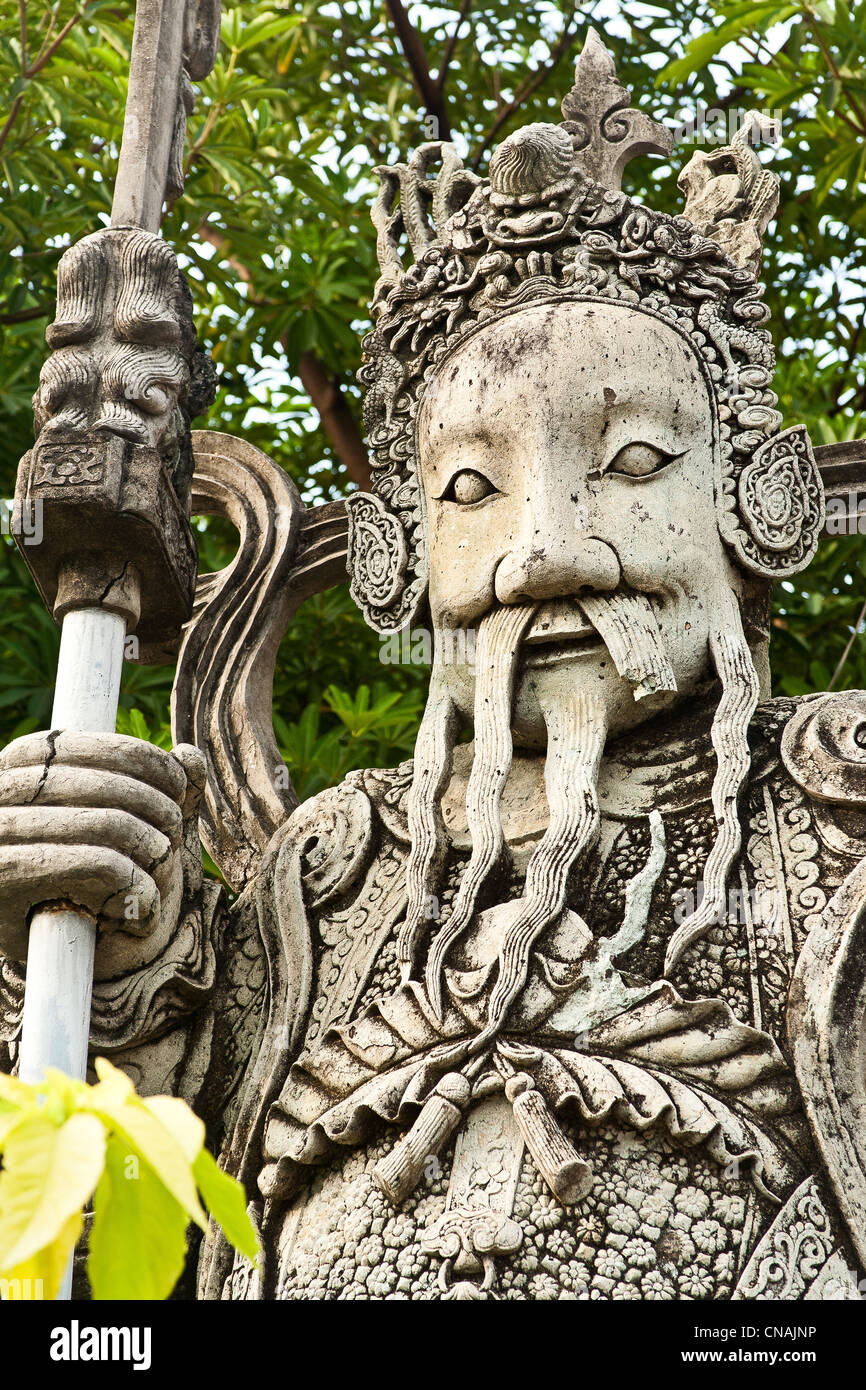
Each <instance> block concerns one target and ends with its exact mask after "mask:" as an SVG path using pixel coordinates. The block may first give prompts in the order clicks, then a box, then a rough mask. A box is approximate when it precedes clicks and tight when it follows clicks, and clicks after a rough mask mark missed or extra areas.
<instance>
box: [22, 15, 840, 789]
mask: <svg viewBox="0 0 866 1390" xmlns="http://www.w3.org/2000/svg"><path fill="white" fill-rule="evenodd" d="M463 8H465V7H462V6H460V5H459V4H458V3H447V4H442V5H436V6H435V7H434V6H422V5H409V6H408V10H409V14H410V17H411V19H412V21H413V23H414V24H415V26H416V30H417V33H418V35H419V38H420V41H421V44H422V47H423V49H424V51H425V53H426V57H427V64H428V67H429V71H430V73H431V74H432V79H431V80H432V82H433V84H434V85H435V83H436V80H437V77H438V73H439V69H440V67H441V65H442V63H443V61H444V59H445V57H446V55H447V76H446V79H445V82H444V84H443V89H442V100H441V103H440V104H441V106H442V108H443V110H442V111H441V112H440V113H439V114H440V116H441V115H444V116H445V117H446V118H447V119H448V120H449V121H450V125H451V129H452V134H453V138H454V139H455V141H456V143H457V145H458V148H459V149H460V151H461V153H462V154H463V155H464V157H466V158H467V159H468V161H469V162H470V163H471V164H473V165H474V166H477V167H483V164H484V161H485V159H486V157H487V156H488V155H489V152H490V150H491V149H492V147H493V146H494V145H495V144H496V143H497V142H498V141H499V140H500V139H502V138H503V137H504V136H505V135H506V134H507V133H508V132H509V131H510V130H511V129H513V128H514V127H515V126H516V125H518V124H520V123H522V122H525V121H529V120H544V119H553V120H556V119H558V118H559V113H558V102H559V100H560V99H561V96H562V94H563V92H564V91H565V90H567V87H568V85H569V81H570V66H571V60H572V58H573V55H574V53H575V52H576V51H577V50H578V48H579V46H580V43H581V42H582V39H583V34H584V32H585V26H586V24H587V23H592V22H594V23H596V24H597V27H599V28H600V30H601V31H602V32H603V34H604V37H605V41H606V42H607V43H608V45H609V47H610V48H611V49H612V50H613V52H614V55H615V57H616V59H617V63H618V66H619V72H620V76H621V78H622V80H623V82H624V83H625V84H626V85H627V86H629V87H630V89H631V90H632V91H633V93H634V96H635V101H636V103H637V104H639V105H641V106H643V107H644V109H647V110H650V111H652V112H653V114H655V115H656V116H658V117H660V118H662V119H664V120H666V121H667V122H668V123H670V124H676V123H678V122H679V121H680V120H681V119H682V117H683V115H685V114H688V113H694V112H695V110H696V108H697V105H698V103H699V102H703V103H704V104H705V106H707V107H710V108H721V109H723V110H727V109H728V108H729V107H730V108H732V109H743V108H748V107H750V106H759V107H764V108H769V109H777V110H779V111H781V113H782V119H783V140H782V145H781V147H780V148H779V149H778V150H777V151H776V152H775V153H773V154H772V155H771V156H769V158H770V159H771V160H772V165H773V167H774V168H775V169H776V170H777V172H778V173H779V174H780V175H781V178H782V202H781V207H780V212H779V216H778V219H777V221H776V223H775V226H774V228H773V229H772V231H771V233H770V235H769V237H768V241H767V255H766V259H765V273H764V279H765V281H766V283H767V285H768V300H769V302H770V304H771V307H772V310H773V318H774V324H775V333H776V337H777V341H778V343H779V347H780V353H779V371H778V378H777V380H778V390H779V395H780V402H781V409H782V411H783V414H784V417H785V421H786V423H788V424H793V423H796V422H797V421H798V420H804V421H805V422H806V424H807V425H808V426H809V429H810V431H811V432H812V435H813V437H814V438H815V440H816V441H820V442H827V441H829V440H832V439H842V438H850V437H858V436H862V435H863V433H864V425H866V387H864V385H863V380H864V375H863V367H864V335H863V317H864V316H863V307H864V248H866V199H864V196H863V195H864V182H866V177H864V160H866V140H864V135H866V0H848V3H843V0H837V2H836V3H821V4H814V5H797V4H791V3H780V2H779V0H654V3H653V4H651V5H650V4H641V3H629V4H625V3H620V4H616V5H613V6H611V5H610V4H609V3H602V0H593V3H586V4H581V5H580V6H577V5H576V4H574V3H571V0H556V2H555V3H554V0H540V3H533V4H531V5H515V4H514V3H513V0H474V3H473V4H472V5H471V6H470V7H469V8H468V11H467V13H466V15H465V16H464V17H463V19H462V20H459V16H460V14H461V13H462V10H463ZM17 9H18V13H17V14H16V13H15V10H14V9H13V7H12V5H11V4H10V5H8V6H7V7H6V10H5V11H4V17H3V19H2V21H0V328H2V330H3V332H2V341H0V418H2V424H3V430H2V435H0V438H2V441H3V442H2V445H0V449H2V453H0V468H2V472H3V479H4V481H3V483H2V489H3V491H4V492H5V495H6V496H9V495H10V494H11V492H12V488H13V485H14V472H15V467H16V465H17V461H18V458H19V457H20V455H21V454H22V453H23V452H24V450H25V449H26V448H27V447H28V445H29V442H30V439H31V434H30V429H31V423H30V407H29V397H30V394H31V392H32V390H33V388H34V386H35V384H36V381H37V378H38V373H39V367H40V364H41V361H42V360H43V358H44V353H45V348H44V341H43V335H44V329H45V325H46V323H47V322H49V321H50V316H51V313H52V308H53V299H54V280H55V273H56V266H57V261H58V259H59V256H60V254H61V252H62V250H63V249H64V247H65V246H67V245H68V244H70V242H72V241H75V240H76V239H78V238H79V237H81V236H83V235H85V234H86V233H87V232H89V231H92V230H94V228H95V227H97V226H99V225H100V224H103V223H104V222H105V221H106V220H107V217H108V210H109V204H110V190H111V188H112V186H113V178H114V171H115V167H116V160H117V151H118V143H119V137H120V132H121V128H122V112H123V104H124V100H125V90H126V71H127V59H128V52H129V45H130V39H131V28H132V19H131V12H132V7H131V6H129V7H118V6H116V5H113V4H111V3H108V0H91V2H90V3H81V0H51V2H49V0H21V4H20V5H19V6H18V7H17ZM224 11H225V13H224V20H223V35H222V37H223V42H222V48H221V52H220V57H219V61H218V63H217V66H216V68H215V70H214V72H213V74H212V75H211V76H210V77H209V78H208V79H207V80H206V81H205V82H204V83H203V84H202V86H201V89H200V91H199V93H198V98H197V108H196V111H195V113H194V115H193V117H192V119H191V122H190V127H189V132H188V143H187V153H186V166H187V186H186V191H185V193H184V195H183V196H182V197H181V198H180V199H179V200H178V202H177V204H176V205H175V207H174V208H173V209H172V210H171V212H170V213H169V214H168V215H167V217H166V219H165V225H164V232H165V235H166V237H167V238H168V240H169V241H170V242H171V244H172V245H173V246H174V247H176V249H177V250H178V252H179V254H180V256H181V258H182V261H183V264H184V267H185V269H186V272H187V274H188V276H189V278H190V281H191V284H192V287H193V293H194V297H195V303H196V312H197V322H198V328H199V334H200V338H201V342H202V345H203V346H204V347H205V348H207V350H208V351H210V352H211V353H212V355H213V356H214V358H215V360H216V362H217V364H218V369H219V375H220V394H219V397H218V400H217V403H216V405H215V406H214V407H213V409H212V411H211V413H210V416H209V419H208V420H207V421H204V422H201V423H204V424H205V425H208V424H209V425H212V426H213V427H215V428H219V429H224V430H228V431H229V432H231V433H235V434H239V435H243V436H245V437H246V438H248V439H250V440H251V441H252V442H253V443H255V444H257V445H259V446H260V447H261V448H263V449H265V451H266V452H267V453H269V455H270V456H271V457H272V458H274V459H275V460H276V461H277V462H278V463H279V464H280V465H282V466H283V467H284V468H285V469H286V470H287V471H288V472H289V473H290V474H291V475H292V477H293V478H294V479H295V481H296V482H297V484H298V486H299V488H300V490H301V493H302V495H303V497H304V499H305V500H306V501H307V502H317V501H322V500H328V499H331V498H334V497H338V496H342V495H344V494H345V493H346V491H347V490H348V489H349V488H351V487H352V486H353V484H352V482H351V480H350V479H349V477H348V476H347V474H346V472H345V469H344V468H343V466H342V465H341V463H340V462H339V459H338V457H337V455H336V453H335V449H334V446H333V443H332V440H331V438H330V437H329V436H328V435H327V434H326V433H325V431H324V430H323V428H322V426H321V424H320V421H319V418H318V415H317V413H316V411H315V410H314V409H313V408H312V406H311V404H310V401H309V399H308V398H307V397H306V395H305V393H304V390H303V388H302V386H301V383H300V379H299V376H298V375H297V374H298V373H299V372H300V371H302V370H303V365H304V359H305V354H308V353H314V354H315V355H316V358H317V359H318V360H319V361H320V362H321V363H323V364H324V366H325V368H326V369H327V372H328V373H329V374H330V375H331V376H332V377H333V378H334V379H335V381H336V382H337V384H338V386H339V387H340V389H341V391H342V396H343V399H344V400H345V402H346V403H347V405H348V408H349V411H350V414H351V416H352V417H354V420H355V422H356V423H357V422H359V420H360V398H359V393H358V390H357V388H356V386H355V384H354V373H355V370H356V369H357V366H358V362H359V358H360V347H359V342H360V337H361V335H362V334H363V332H364V331H365V329H366V327H367V326H368V311H367V304H368V302H369V298H370V294H371V290H372V286H373V283H374V281H375V278H376V273H377V271H376V260H375V238H374V233H373V228H372V226H371V224H370V220H369V206H370V202H371V198H372V196H373V192H374V188H375V179H374V176H373V170H374V168H375V166H376V165H378V164H387V163H389V162H392V161H394V160H396V159H398V158H401V157H403V156H405V154H406V152H407V151H408V150H410V149H412V148H414V147H415V146H417V145H418V144H419V143H421V141H422V140H424V139H426V138H429V128H427V127H426V126H425V120H426V117H427V115H428V113H427V111H426V109H425V107H424V104H423V102H422V101H421V99H420V98H419V96H418V94H417V87H416V85H415V83H414V82H413V78H412V73H411V69H410V65H409V63H408V62H407V58H406V55H405V53H404V52H403V50H402V48H401V45H400V42H399V40H398V38H397V36H396V33H395V29H394V26H393V22H392V20H391V19H390V18H389V15H388V11H387V8H386V7H385V6H383V5H381V4H379V3H373V0H346V2H345V3H341V4H336V3H321V0H273V3H271V4H269V5H267V7H265V6H262V5H261V4H256V3H252V0H245V2H244V3H233V0H226V3H225V4H224ZM458 21H459V22H458ZM690 153H691V148H690V146H688V145H681V146H680V147H679V148H678V150H677V151H676V153H675V156H674V158H673V159H672V161H671V162H670V164H669V165H668V164H664V163H661V162H660V161H658V160H651V159H648V158H645V159H642V160H639V161H636V162H635V163H634V164H633V165H632V166H630V168H629V170H628V173H627V176H626V178H627V187H628V190H629V191H630V192H631V193H633V194H634V195H636V196H638V197H640V198H643V199H645V200H646V201H649V202H651V203H652V204H653V205H654V206H657V207H660V208H662V209H664V210H666V211H669V212H676V211H678V210H680V209H681V206H682V202H681V198H680V195H679V194H678V192H677V189H676V174H677V173H678V171H679V169H680V168H681V167H682V166H683V164H684V163H685V162H686V160H687V159H688V157H689V155H690ZM199 540H200V548H201V552H202V562H203V567H204V568H207V569H215V568H219V567H220V566H221V565H222V564H225V563H226V561H227V559H228V557H229V555H230V553H231V549H230V547H231V533H230V528H228V527H227V526H225V524H224V523H215V522H208V523H207V524H202V526H201V528H200V531H199ZM864 553H866V552H864V544H863V540H862V539H861V538H860V537H856V536H855V537H846V538H839V539H838V540H835V541H831V542H829V543H826V542H825V543H822V546H821V549H820V552H819V556H818V558H817V560H816V561H815V562H814V564H813V566H812V567H811V568H810V570H809V572H808V575H807V576H804V577H803V579H802V580H801V581H799V582H798V583H796V584H794V585H791V586H787V587H786V588H780V589H779V592H778V593H777V595H776V601H775V607H774V637H775V642H774V650H773V654H772V661H773V673H774V681H775V688H776V690H777V691H778V692H782V693H793V692H797V691H801V690H812V689H817V688H821V686H822V685H824V684H825V683H826V678H827V677H828V676H829V677H830V678H831V679H834V682H835V685H836V686H866V640H864V639H863V638H862V637H857V638H856V639H855V640H854V642H853V644H852V645H851V647H850V650H849V651H848V652H847V655H845V652H846V648H847V647H848V644H849V637H850V636H851V633H852V630H853V628H854V627H855V625H856V624H857V622H858V617H859V615H860V613H861V605H862V594H863V592H864V584H863V574H862V570H861V564H862V563H863V559H864ZM807 581H808V582H807ZM0 593H2V596H3V603H2V604H0V740H5V739H7V738H11V737H13V736H14V735H15V734H18V733H21V732H24V731H26V730H28V729H34V728H38V727H44V726H45V725H46V724H47V722H48V718H49V714H50V701H51V685H52V678H53V671H54V659H55V654H56V634H55V632H54V629H53V627H52V624H51V623H50V621H49V620H48V619H47V618H46V616H45V615H44V613H43V611H42V609H41V606H40V603H39V600H38V598H37V596H36V594H35V590H34V589H33V587H32V585H31V583H30V580H29V578H28V576H27V574H26V571H24V569H23V566H22V564H21V561H20V559H19V557H18V556H17V555H15V554H14V553H12V551H11V548H7V547H6V546H3V547H0ZM843 655H845V660H844V664H843V665H842V666H841V669H839V670H837V667H839V666H840V661H841V660H842V658H843ZM425 680H426V672H425V671H424V669H423V668H418V667H394V666H389V667H387V668H383V667H382V666H381V665H380V662H379V659H378V645H377V642H376V639H375V638H374V637H373V635H372V634H370V633H369V632H368V631H367V630H366V629H365V628H364V626H363V624H362V622H361V620H360V617H359V616H358V615H357V614H356V613H355V612H354V610H353V608H352V605H351V603H350V600H349V598H348V595H347V593H346V591H345V589H343V590H338V591H335V592H333V593H331V594H327V595H324V596H322V597H321V598H320V599H317V600H315V601H313V602H312V603H310V604H307V605H306V606H305V607H304V609H302V610H301V613H300V614H299V615H298V617H297V618H296V620H295V622H294V624H293V628H292V631H291V633H290V635H289V637H288V638H287V640H286V642H285V643H284V645H283V650H282V652H281V655H280V660H279V663H278V668H277V675H276V685H275V709H276V711H277V720H276V724H277V735H278V739H279V742H280V744H281V747H282V750H283V753H284V756H286V757H287V759H288V761H289V763H290V766H291V767H292V770H293V773H294V774H295V775H296V777H297V781H298V785H299V790H300V791H301V794H302V795H310V794H311V793H312V792H314V791H317V790H318V789H319V788H320V787H321V786H323V785H325V784H327V783H328V782H330V781H334V780H338V779H339V778H340V777H341V776H342V775H343V774H344V772H345V771H346V770H347V769H348V768H350V767H353V766H359V765H361V764H370V763H385V764H387V763H393V762H396V761H398V760H399V759H401V758H403V757H405V756H407V755H408V754H409V753H410V751H411V746H412V735H413V731H414V728H415V726H416V723H417V718H418V714H419V711H420V709H421V706H422V700H423V691H424V685H425ZM170 683H171V671H170V670H169V669H167V668H161V669H147V668H136V667H133V666H128V667H127V674H126V678H125V682H124V688H123V694H122V701H121V704H122V709H121V717H120V726H119V727H120V728H121V729H122V730H123V731H125V732H131V733H136V734H141V735H142V736H148V737H150V738H152V739H153V740H155V741H156V742H159V743H162V744H166V743H167V740H168V732H167V723H166V721H167V710H168V694H169V689H170ZM363 687H367V688H368V690H369V694H368V695H364V694H363V690H362V688H363ZM395 694H396V696H397V699H396V700H390V696H392V695H395ZM365 701H366V703H364V702H365Z"/></svg>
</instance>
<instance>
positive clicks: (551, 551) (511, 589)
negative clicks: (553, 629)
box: [494, 537, 620, 603]
mask: <svg viewBox="0 0 866 1390" xmlns="http://www.w3.org/2000/svg"><path fill="white" fill-rule="evenodd" d="M619 582H620V566H619V560H618V558H617V556H616V553H615V551H614V550H612V549H611V547H610V546H609V545H608V544H607V543H606V542H605V541H599V540H594V539H592V538H583V537H581V538H580V539H576V540H574V541H573V542H572V543H571V544H568V543H565V542H563V541H553V540H551V539H548V540H547V542H546V543H538V544H534V545H532V546H529V547H520V548H519V549H516V550H514V551H513V552H512V553H511V554H510V555H506V556H505V558H504V559H503V560H502V562H501V564H500V565H499V568H498V569H497V571H496V579H495V585H494V587H495V590H496V597H497V599H498V600H499V602H500V603H525V602H526V601H530V602H532V601H537V600H544V599H552V598H567V597H570V596H571V595H572V594H577V593H579V592H580V591H581V589H590V590H597V591H600V592H604V593H607V592H610V591H611V590H612V589H615V588H616V587H617V585H618V584H619Z"/></svg>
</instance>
